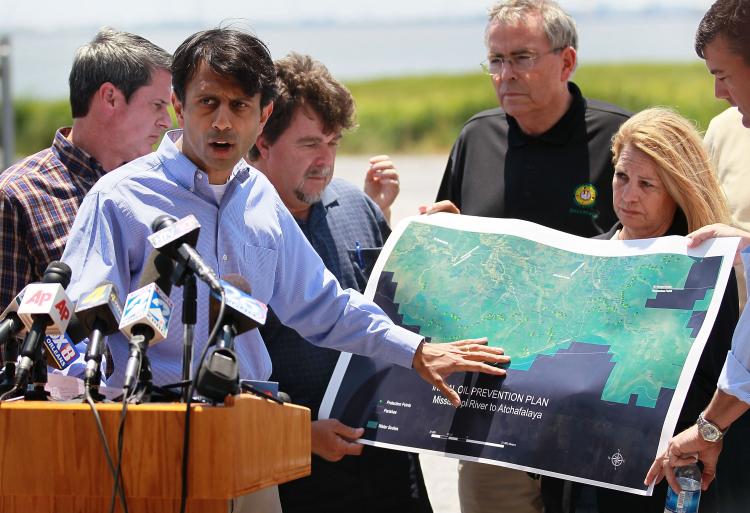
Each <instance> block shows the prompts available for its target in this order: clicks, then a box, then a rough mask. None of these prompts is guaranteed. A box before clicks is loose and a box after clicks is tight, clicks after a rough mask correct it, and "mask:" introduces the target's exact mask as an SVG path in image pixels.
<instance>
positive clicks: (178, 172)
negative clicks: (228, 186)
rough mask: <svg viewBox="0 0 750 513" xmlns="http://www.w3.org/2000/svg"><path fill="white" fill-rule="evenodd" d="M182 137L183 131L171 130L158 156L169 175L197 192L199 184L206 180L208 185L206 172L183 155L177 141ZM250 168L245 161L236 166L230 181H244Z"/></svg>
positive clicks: (162, 142)
mask: <svg viewBox="0 0 750 513" xmlns="http://www.w3.org/2000/svg"><path fill="white" fill-rule="evenodd" d="M180 137H182V130H181V129H177V130H170V131H168V132H167V133H166V134H165V135H164V137H163V138H162V140H161V143H160V144H159V148H157V150H156V155H157V156H158V158H159V161H160V162H161V163H162V165H163V166H164V169H165V170H166V171H167V173H168V174H169V175H170V176H171V177H172V178H173V179H174V180H175V181H176V182H177V183H178V184H180V185H181V186H182V187H184V188H185V189H187V190H189V191H191V192H192V191H195V190H196V189H197V188H198V187H199V182H200V181H202V180H205V182H206V184H208V177H207V176H206V172H205V171H203V170H202V169H200V168H199V167H198V166H196V165H195V164H194V163H193V161H192V160H190V159H189V158H187V156H186V155H185V154H184V153H182V152H181V151H180V150H179V148H177V145H176V144H175V143H176V142H177V140H178V139H179V138H180ZM249 170H250V166H248V164H247V163H246V162H245V160H244V159H240V161H239V162H238V163H237V164H236V165H235V166H234V169H233V170H232V174H231V176H230V181H232V180H235V179H237V180H240V181H244V180H245V179H246V178H247V177H248V175H249Z"/></svg>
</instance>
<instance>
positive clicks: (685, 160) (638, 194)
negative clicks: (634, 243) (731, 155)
mask: <svg viewBox="0 0 750 513" xmlns="http://www.w3.org/2000/svg"><path fill="white" fill-rule="evenodd" d="M612 153H613V161H614V164H615V175H614V179H613V180H612V189H613V201H614V208H615V213H616V214H617V217H618V219H619V220H620V222H619V223H618V225H620V226H621V227H619V228H618V227H617V226H618V225H616V230H619V231H618V238H620V239H635V238H638V239H643V238H648V237H660V236H662V235H667V234H672V233H674V232H679V233H674V234H675V235H687V234H688V233H689V232H692V231H695V230H697V229H698V228H701V227H702V226H705V225H708V224H713V223H727V222H729V209H728V208H727V204H726V199H725V198H724V193H723V192H722V191H721V187H720V186H719V182H718V181H717V180H716V174H715V173H714V170H713V168H712V165H711V161H710V158H709V156H708V154H707V152H706V150H705V149H704V147H703V140H702V139H701V137H700V134H699V133H698V131H697V130H696V129H695V127H694V126H693V124H692V123H690V122H689V121H688V120H687V119H685V118H683V117H682V116H680V115H679V114H677V113H676V112H674V111H672V110H670V109H667V108H663V107H655V108H651V109H646V110H644V111H642V112H639V113H638V114H636V115H634V116H633V117H631V118H630V119H629V120H627V121H626V122H625V123H623V124H622V126H621V127H620V129H619V130H618V132H617V133H616V134H615V136H614V138H613V139H612ZM668 231H669V232H670V233H667V232H668Z"/></svg>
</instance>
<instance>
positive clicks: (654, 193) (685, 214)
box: [543, 107, 739, 513]
mask: <svg viewBox="0 0 750 513" xmlns="http://www.w3.org/2000/svg"><path fill="white" fill-rule="evenodd" d="M612 154H613V161H614V164H615V173H614V176H613V178H612V198H613V205H614V209H615V213H616V214H617V217H618V219H619V221H618V223H617V224H615V226H613V227H612V229H611V230H610V231H609V232H608V233H605V234H602V235H600V236H597V237H596V238H602V239H620V240H631V239H646V238H652V237H661V236H664V235H687V234H688V233H690V232H692V231H694V230H697V229H698V228H700V227H702V226H705V225H707V224H712V223H720V222H724V223H726V222H728V220H729V210H728V208H727V204H726V200H725V198H724V194H723V193H722V191H721V188H720V187H719V183H718V182H717V180H716V175H715V173H714V171H713V168H712V165H711V161H710V159H709V156H708V154H707V152H706V150H705V149H704V147H703V141H702V140H701V137H700V134H699V133H698V131H697V130H696V128H695V126H694V125H693V124H692V123H690V122H689V121H688V120H686V119H685V118H683V117H682V116H680V115H679V114H677V113H676V112H674V111H672V110H670V109H667V108H663V107H656V108H651V109H646V110H644V111H642V112H639V113H638V114H636V115H634V116H633V117H631V118H630V119H629V120H627V121H626V122H625V123H623V124H622V126H621V127H620V129H619V130H618V132H617V133H616V134H615V136H614V137H613V138H612ZM738 317H739V306H738V297H737V283H736V281H735V279H734V273H732V276H731V277H730V279H729V282H728V283H727V288H726V291H725V293H724V297H723V299H722V302H721V306H720V308H719V313H718V315H717V317H716V321H715V323H714V326H713V328H712V330H711V333H710V335H709V337H708V340H707V341H706V345H705V348H704V350H703V354H702V355H701V359H700V361H699V363H698V367H697V368H696V371H695V375H694V376H693V380H692V381H691V383H690V388H689V390H688V393H687V396H686V398H685V403H684V404H683V407H682V410H681V411H680V416H679V419H678V421H677V429H676V431H675V432H676V433H679V432H681V431H683V430H684V429H685V428H687V427H689V426H691V425H693V424H694V423H695V421H696V419H697V418H698V415H699V414H700V412H701V411H703V409H704V408H705V407H706V406H707V405H708V403H709V401H710V400H711V397H712V396H713V393H714V391H715V390H716V382H717V381H718V379H719V374H720V373H721V368H722V366H723V364H724V359H725V357H726V354H727V351H729V348H730V346H731V340H732V333H733V331H734V326H735V324H736V323H737V318H738ZM654 343H655V344H658V343H659V341H658V340H654ZM544 480H548V478H544ZM544 487H545V486H544V483H543V488H544ZM715 490H716V487H715V486H713V487H711V488H709V489H708V490H707V491H706V492H703V496H702V497H701V501H700V511H701V512H709V511H713V512H715V511H717V510H718V508H717V500H716V493H715ZM580 491H581V487H579V486H577V485H576V486H574V487H573V493H571V494H568V495H567V497H570V501H571V504H569V505H565V504H561V503H560V502H558V501H557V500H556V501H555V502H556V504H551V503H549V502H547V500H548V499H549V497H545V507H546V508H547V509H546V511H553V512H554V511H575V510H576V504H575V503H576V497H578V495H579V493H580ZM666 493H667V484H666V481H662V483H660V484H659V485H657V486H656V487H654V493H653V495H652V496H650V497H644V496H640V495H634V494H629V493H624V492H618V491H615V490H610V489H605V488H596V503H597V506H598V511H599V512H600V513H632V512H638V513H652V512H653V513H662V512H663V511H664V501H665V498H666ZM586 495H588V494H586V493H585V492H584V496H586ZM579 502H583V501H579Z"/></svg>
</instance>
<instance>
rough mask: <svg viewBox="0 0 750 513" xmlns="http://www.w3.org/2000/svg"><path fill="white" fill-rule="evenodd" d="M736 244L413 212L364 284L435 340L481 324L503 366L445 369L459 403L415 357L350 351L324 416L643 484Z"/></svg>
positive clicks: (427, 444)
mask: <svg viewBox="0 0 750 513" xmlns="http://www.w3.org/2000/svg"><path fill="white" fill-rule="evenodd" d="M735 248H736V240H730V239H724V240H718V241H714V242H713V244H712V245H711V244H704V246H703V247H701V248H700V251H695V252H688V251H687V250H686V245H685V241H684V239H683V238H681V237H670V238H664V239H658V240H652V241H639V242H631V243H623V242H619V241H593V240H588V239H581V238H578V237H573V236H570V235H566V234H562V233H560V232H555V231H553V230H549V229H546V228H542V227H539V226H537V225H533V224H531V223H525V222H522V221H513V220H497V219H484V218H472V217H468V216H451V215H437V216H430V217H426V218H425V217H421V218H412V220H411V221H410V222H406V223H402V224H401V225H399V227H398V228H397V230H396V231H395V232H394V234H393V235H392V236H391V238H390V239H389V241H388V244H387V246H386V248H385V249H384V251H383V254H381V257H380V259H379V260H378V263H377V264H376V266H375V270H374V272H373V275H372V277H371V279H370V283H369V285H368V289H367V292H366V294H367V295H368V296H369V297H373V298H374V299H375V301H376V303H378V304H379V305H380V306H381V308H383V310H384V311H385V312H386V313H388V314H389V316H390V317H391V318H392V319H393V320H394V321H396V322H397V323H398V324H400V325H402V326H404V327H406V328H407V329H410V330H412V331H415V332H418V333H420V334H421V335H423V336H425V337H427V338H429V339H431V340H432V341H433V342H446V341H452V340H459V339H466V338H476V337H488V338H489V341H490V342H489V343H490V344H491V345H498V346H501V347H503V348H504V349H505V352H506V354H508V355H510V356H511V357H512V362H511V366H510V368H509V372H508V376H507V377H506V378H504V379H499V378H495V377H490V376H486V375H479V376H478V375H475V374H461V375H455V376H453V377H452V378H451V379H450V384H451V386H453V388H454V389H456V390H457V391H458V393H459V394H460V395H461V398H462V401H463V405H462V407H461V408H459V409H458V410H455V409H453V408H452V407H451V406H450V405H449V404H448V402H447V400H445V399H444V398H443V397H442V396H441V395H440V394H439V392H437V391H436V390H434V389H431V387H430V386H429V385H427V384H425V383H424V382H422V381H421V380H420V379H419V378H418V377H417V376H416V374H415V373H413V372H411V371H409V370H406V369H402V368H396V367H392V366H390V365H387V364H384V363H382V362H376V361H373V360H370V359H367V358H362V357H351V356H350V355H346V356H342V359H341V361H340V362H339V365H338V367H337V370H336V373H335V374H334V378H333V379H332V381H331V384H330V385H329V390H328V393H327V394H326V399H325V400H324V404H323V406H322V408H321V416H324V415H326V414H327V413H330V416H331V417H334V418H339V419H341V420H342V421H343V422H345V423H347V424H350V425H354V426H362V427H365V428H366V432H365V435H364V437H363V442H364V443H368V442H370V443H374V444H375V445H382V446H386V447H395V448H403V449H407V450H417V451H428V452H436V453H442V454H446V455H449V456H455V457H460V458H464V459H472V460H479V461H486V462H489V463H494V464H500V465H505V466H509V467H513V468H522V469H525V470H529V471H534V472H541V473H544V474H549V475H555V476H562V477H567V478H572V479H575V480H578V481H583V482H592V483H596V484H600V485H604V486H609V487H612V488H616V489H622V490H628V491H632V492H635V493H642V494H643V493H648V492H649V490H647V489H646V488H645V487H644V486H643V485H642V480H643V477H644V475H645V472H646V470H647V468H648V465H649V464H650V462H651V461H652V460H653V457H654V455H655V453H656V452H657V448H658V447H659V446H660V444H663V443H664V442H665V440H666V437H667V435H668V434H671V432H672V431H673V430H674V426H675V423H676V419H677V415H678V413H679V410H680V407H681V404H682V402H683V400H684V397H685V393H686V390H687V386H688V384H689V382H690V379H691V377H692V374H693V372H694V370H695V366H696V365H697V362H698V358H699V357H700V353H701V351H702V347H703V344H704V343H705V340H706V337H707V334H708V333H709V331H710V326H711V325H712V323H713V320H714V318H715V316H716V311H717V309H718V305H719V302H720V299H721V297H722V294H723V292H724V288H725V284H726V281H727V278H728V276H729V271H730V267H731V263H732V259H733V254H734V250H735Z"/></svg>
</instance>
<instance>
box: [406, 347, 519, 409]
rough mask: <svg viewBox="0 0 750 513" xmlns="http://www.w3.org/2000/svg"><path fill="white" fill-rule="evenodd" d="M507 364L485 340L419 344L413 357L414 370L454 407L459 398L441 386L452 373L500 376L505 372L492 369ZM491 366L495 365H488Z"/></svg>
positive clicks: (454, 392) (508, 361)
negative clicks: (477, 373)
mask: <svg viewBox="0 0 750 513" xmlns="http://www.w3.org/2000/svg"><path fill="white" fill-rule="evenodd" d="M508 363H510V357H509V356H505V355H504V354H503V350H502V349H501V348H499V347H490V346H488V345H487V339H486V338H475V339H469V340H459V341H457V342H450V343H444V344H433V343H428V342H422V343H421V344H420V345H419V347H418V348H417V352H416V353H415V354H414V363H413V366H414V370H416V371H417V373H418V374H419V375H420V376H421V377H422V379H424V380H425V381H427V382H428V383H430V384H431V385H433V386H434V387H435V388H437V389H438V390H440V392H441V393H442V394H443V395H444V396H445V397H446V398H448V400H449V401H450V402H451V404H453V406H455V407H459V406H460V405H461V398H460V397H459V395H458V393H456V391H455V390H453V389H452V388H451V387H449V386H448V384H447V383H446V382H445V378H447V377H448V376H450V375H451V374H453V373H454V372H484V373H485V374H492V375H494V376H504V375H505V370H503V369H501V368H499V367H497V366H495V365H506V364H508ZM492 364H495V365H492Z"/></svg>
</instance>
